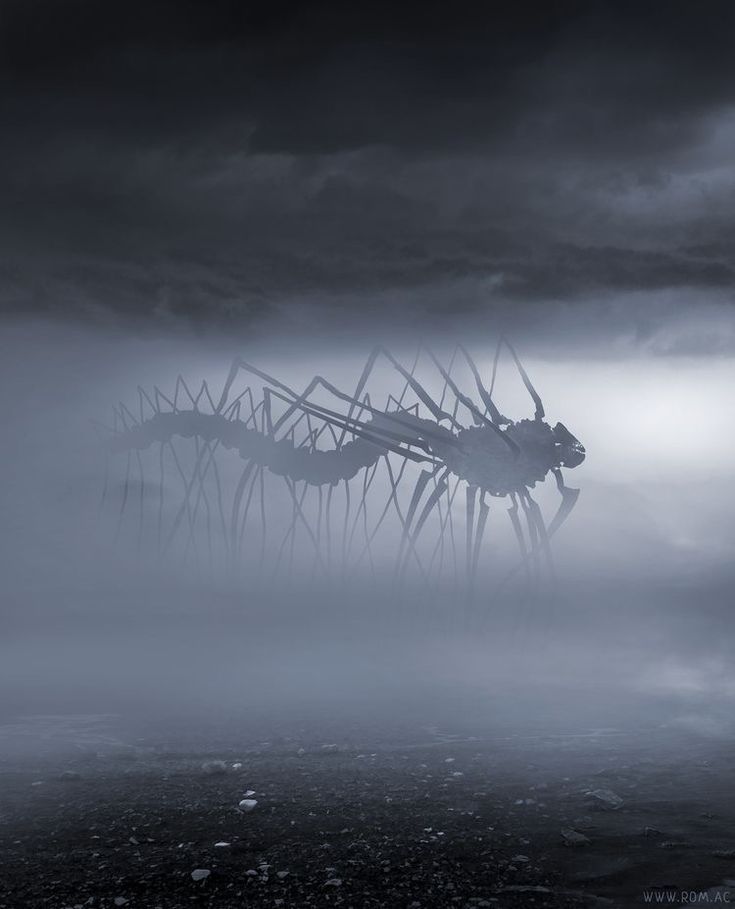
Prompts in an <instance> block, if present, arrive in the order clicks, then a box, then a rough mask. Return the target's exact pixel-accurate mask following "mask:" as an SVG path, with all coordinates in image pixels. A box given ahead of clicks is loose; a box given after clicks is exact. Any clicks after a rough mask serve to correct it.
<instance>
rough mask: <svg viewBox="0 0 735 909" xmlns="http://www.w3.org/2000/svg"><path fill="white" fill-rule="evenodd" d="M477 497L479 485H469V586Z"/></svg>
mask: <svg viewBox="0 0 735 909" xmlns="http://www.w3.org/2000/svg"><path fill="white" fill-rule="evenodd" d="M476 499H477V486H468V487H467V491H466V493H465V501H466V521H467V526H466V533H467V545H466V550H467V551H466V556H467V585H468V587H469V583H470V578H471V577H472V552H473V550H472V538H473V534H474V528H475V500H476Z"/></svg>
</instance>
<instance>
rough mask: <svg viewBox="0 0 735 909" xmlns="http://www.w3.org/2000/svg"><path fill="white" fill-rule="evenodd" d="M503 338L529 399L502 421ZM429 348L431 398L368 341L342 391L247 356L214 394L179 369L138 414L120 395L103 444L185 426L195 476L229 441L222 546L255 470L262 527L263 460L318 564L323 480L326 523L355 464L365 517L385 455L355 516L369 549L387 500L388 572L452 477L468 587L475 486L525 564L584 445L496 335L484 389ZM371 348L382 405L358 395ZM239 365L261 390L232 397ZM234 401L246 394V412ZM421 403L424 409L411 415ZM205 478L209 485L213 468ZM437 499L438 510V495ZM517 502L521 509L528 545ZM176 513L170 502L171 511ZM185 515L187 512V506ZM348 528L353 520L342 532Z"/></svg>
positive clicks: (476, 538) (559, 517) (168, 435)
mask: <svg viewBox="0 0 735 909" xmlns="http://www.w3.org/2000/svg"><path fill="white" fill-rule="evenodd" d="M503 343H505V344H506V346H507V347H508V349H509V350H510V353H511V356H512V358H513V360H514V362H515V365H516V367H517V369H518V371H519V374H520V376H521V379H522V381H523V382H524V384H525V386H526V389H527V390H528V392H529V394H530V395H531V397H532V399H533V401H534V403H535V415H534V418H533V419H523V420H520V421H518V422H513V421H511V420H509V419H508V418H507V417H505V416H503V414H502V413H501V412H500V410H499V409H498V408H497V406H496V405H495V403H494V401H493V397H492V392H493V387H494V382H495V373H496V370H497V365H498V357H499V354H500V350H501V345H502V344H503ZM429 356H430V358H431V360H432V363H433V365H434V366H435V368H436V369H437V370H438V371H439V374H440V375H441V378H442V380H443V390H442V395H441V398H440V399H439V400H438V401H437V400H436V398H435V397H432V396H431V395H430V394H429V392H428V391H427V389H426V387H425V386H424V385H423V384H421V383H420V382H419V381H418V380H417V378H416V377H415V370H416V363H414V366H413V368H412V369H410V370H408V369H406V368H405V367H403V366H402V365H401V364H400V363H399V362H398V361H397V360H396V359H395V358H394V357H393V356H392V355H391V354H390V353H388V352H387V351H386V350H384V349H383V348H376V349H375V350H373V352H372V353H371V355H370V357H369V358H368V361H367V363H366V365H365V367H364V369H363V371H362V374H361V376H360V379H359V381H358V383H357V387H356V389H355V391H354V392H353V393H352V394H348V393H345V392H343V391H341V390H340V389H338V388H337V387H336V386H334V385H332V384H331V383H330V382H328V381H327V380H326V379H324V378H323V377H321V376H316V377H315V378H313V379H312V380H311V382H310V383H309V384H308V385H307V387H306V388H305V390H304V391H303V392H301V393H297V392H295V391H294V390H292V389H291V388H290V387H288V386H287V385H285V384H284V383H282V382H280V381H279V380H277V379H275V378H273V377H272V376H270V375H268V374H266V373H264V372H262V371H261V370H259V369H257V368H256V367H254V366H251V365H249V364H248V363H245V362H244V361H243V360H240V359H236V360H235V362H234V363H233V364H232V368H231V369H230V372H229V375H228V377H227V380H226V382H225V386H224V389H223V391H222V394H221V396H220V398H219V400H218V401H217V402H216V403H215V401H214V399H213V398H212V397H211V395H210V392H209V389H208V387H207V385H206V383H203V384H202V387H201V390H200V392H199V394H198V395H196V396H194V395H192V394H191V392H190V391H189V389H188V387H187V386H186V384H185V383H184V381H183V379H181V378H179V380H178V381H177V386H176V392H175V394H174V397H173V400H171V399H169V398H168V397H166V396H165V395H163V394H162V393H161V392H160V391H159V390H158V389H156V390H155V392H154V395H153V398H151V397H150V396H149V395H147V394H146V393H145V392H143V391H142V390H140V389H139V401H140V418H139V419H136V418H135V417H133V415H132V414H131V412H130V411H129V410H128V409H127V408H125V407H124V405H120V407H119V408H118V409H116V411H115V427H114V430H113V435H112V437H111V438H110V439H109V440H108V447H109V449H110V450H112V451H127V452H128V458H129V457H130V453H131V452H132V451H136V452H137V454H138V458H139V457H140V451H142V450H143V449H147V448H149V447H150V446H152V445H154V444H156V443H159V444H160V445H161V447H162V451H163V446H164V445H166V444H170V443H171V439H172V438H173V437H174V436H178V437H188V438H192V437H193V438H194V439H195V440H198V441H197V449H198V450H199V442H201V443H202V445H203V446H204V447H203V448H202V449H201V451H200V453H199V455H198V466H197V468H196V471H195V474H196V476H197V477H198V478H199V479H198V481H197V482H199V483H200V484H203V480H202V458H203V457H205V455H206V452H207V451H209V453H210V454H209V460H210V461H211V455H212V446H221V447H223V448H225V449H234V450H236V451H237V452H238V453H239V455H240V457H241V458H242V459H244V460H245V461H246V462H247V464H246V466H245V468H244V470H243V473H242V475H241V477H240V481H239V483H238V485H237V488H236V490H235V492H234V496H233V502H232V507H231V514H230V522H229V528H228V529H227V533H228V536H229V540H230V546H231V549H232V552H233V553H234V551H235V548H236V546H237V545H238V540H239V539H240V538H241V536H242V530H241V527H242V526H243V525H244V522H245V518H246V516H247V509H248V507H249V503H250V501H251V499H252V494H253V487H254V484H255V479H256V477H258V476H260V483H261V511H263V523H264V527H263V529H264V531H265V511H264V505H263V502H262V496H263V489H262V472H263V470H264V469H267V470H268V471H269V472H270V473H272V474H275V475H277V476H281V477H283V478H284V479H285V481H286V484H287V486H288V488H289V491H290V493H291V496H292V499H293V506H294V507H293V524H292V527H291V532H292V533H294V532H295V525H296V524H297V523H301V524H304V525H305V526H306V528H307V530H308V532H309V536H310V538H311V541H312V543H313V545H314V547H315V550H316V555H317V558H318V559H319V561H320V563H322V564H324V563H323V560H322V557H321V553H320V545H321V543H320V541H321V537H322V535H321V522H322V504H323V503H322V487H326V488H327V503H326V508H327V514H326V522H327V529H329V511H328V509H329V507H330V505H331V501H332V491H333V489H334V488H335V487H336V486H337V485H339V484H344V486H345V494H346V496H347V509H348V512H349V508H350V504H349V503H350V500H349V489H348V484H349V481H350V480H351V479H353V478H354V477H356V476H357V474H358V473H360V472H361V471H362V470H364V471H365V478H364V481H363V488H362V494H361V497H360V501H359V504H358V516H359V514H360V510H362V512H363V514H364V516H365V522H367V516H366V515H367V508H366V504H365V497H366V495H367V491H368V490H369V488H370V484H371V483H372V478H373V477H374V472H375V468H376V467H377V464H378V462H379V461H380V460H381V459H385V462H386V465H387V466H388V472H389V483H390V487H391V492H390V498H389V500H388V503H387V505H386V509H385V510H384V511H383V513H382V516H381V519H380V521H379V523H378V525H377V527H376V528H375V529H374V530H373V531H372V533H370V532H369V531H368V528H367V526H366V527H365V541H366V544H367V548H368V549H369V547H370V544H371V541H372V539H373V538H374V536H375V534H376V533H377V530H378V528H379V526H380V523H381V522H382V520H383V518H384V517H385V513H386V511H387V509H389V508H390V507H391V505H393V506H394V508H395V510H396V512H397V514H398V516H399V518H400V522H401V527H402V532H401V542H400V545H399V547H398V555H397V567H398V570H399V571H400V572H402V571H403V570H404V569H405V566H406V563H407V562H408V560H409V558H410V557H411V555H412V554H413V555H414V556H415V550H416V543H417V540H418V537H419V534H420V533H421V531H422V529H423V527H424V525H425V524H426V522H427V520H428V519H429V517H430V515H432V514H433V513H434V510H435V509H438V510H439V518H440V533H441V534H446V533H447V530H448V525H449V527H450V529H451V526H452V525H451V519H450V515H449V513H450V510H451V504H452V501H453V499H454V495H455V493H456V491H457V483H458V482H462V483H464V484H466V567H467V573H468V579H469V584H470V586H471V585H472V583H473V579H474V575H475V572H476V570H477V564H478V559H479V554H480V546H481V543H482V539H483V535H484V532H485V525H486V521H487V516H488V511H489V505H488V504H487V502H486V496H490V497H507V498H508V499H509V500H510V508H509V509H508V513H509V516H510V519H511V522H512V525H513V530H514V532H515V536H516V539H517V541H518V545H519V547H520V552H521V558H522V563H523V564H528V562H529V560H531V559H533V558H535V557H536V556H537V555H538V554H539V553H544V554H545V555H546V556H547V557H548V558H549V564H550V550H549V539H550V538H551V537H552V536H553V534H554V533H555V532H556V531H557V530H558V528H559V526H560V525H561V524H562V522H563V521H564V520H565V519H566V517H567V516H568V514H569V512H570V511H571V509H572V508H573V506H574V503H575V501H576V499H577V496H578V494H579V493H578V490H575V489H570V488H568V487H567V486H566V485H565V484H564V480H563V477H562V473H561V468H562V467H567V468H572V467H575V466H577V465H578V464H580V463H581V462H582V461H583V460H584V454H585V453H584V448H583V447H582V445H581V444H580V443H579V442H578V441H577V439H575V438H574V436H573V435H572V434H571V433H570V432H569V431H568V430H567V429H566V427H565V426H564V425H563V424H561V423H557V424H556V425H555V426H553V427H552V426H550V425H549V424H548V423H546V422H545V420H544V416H545V414H544V408H543V404H542V402H541V399H540V397H539V395H538V394H537V392H536V390H535V388H534V387H533V385H532V384H531V381H530V379H529V378H528V375H527V374H526V372H525V370H524V369H523V366H522V365H521V363H520V361H519V360H518V358H517V356H516V354H515V352H514V351H513V349H512V348H511V347H510V345H509V344H507V342H501V344H499V345H498V350H497V352H496V357H495V363H494V366H493V377H492V382H491V384H490V389H487V388H486V387H485V385H484V383H483V381H482V379H481V376H480V373H479V370H478V368H477V366H476V365H475V363H474V361H473V360H472V358H471V357H470V355H469V354H468V353H467V351H466V350H465V349H464V348H462V347H459V348H457V350H456V351H455V355H454V356H453V357H452V360H451V362H450V363H449V365H448V367H447V368H446V369H445V368H444V366H442V364H441V363H440V362H439V361H438V360H437V359H436V357H434V355H433V354H431V353H430V354H429ZM379 357H384V358H385V359H386V360H387V362H388V363H389V364H390V366H391V368H393V369H395V370H396V371H397V372H398V373H399V374H400V375H401V377H402V379H403V391H402V393H401V394H400V395H399V396H398V397H396V396H394V395H390V396H389V398H388V402H387V404H386V406H385V407H384V408H382V409H381V408H378V407H375V406H373V404H372V403H371V400H370V396H369V395H368V394H367V393H366V392H365V390H366V386H367V383H368V379H369V377H370V375H371V373H372V371H373V369H374V367H375V364H376V361H377V360H378V358H379ZM458 357H462V358H463V359H464V361H465V363H466V365H467V366H468V367H469V370H470V371H471V374H472V377H473V379H474V383H475V386H476V389H477V394H478V395H479V400H480V402H481V403H480V404H477V403H475V401H474V400H472V398H470V397H469V396H468V395H467V394H465V393H464V392H463V391H461V390H460V388H459V387H458V385H457V384H456V382H455V379H454V378H453V377H452V372H453V369H454V368H455V365H456V361H457V358H458ZM417 360H418V357H417ZM242 372H245V373H249V374H251V375H253V376H256V377H257V378H258V379H259V380H261V381H262V382H263V383H264V384H263V392H262V398H261V400H260V401H259V402H258V403H257V404H256V403H255V399H254V397H253V394H252V392H251V390H250V388H247V389H245V391H243V392H241V393H240V394H239V395H237V397H233V387H234V383H235V381H236V379H237V377H238V376H239V375H240V374H241V373H242ZM182 389H183V393H184V394H185V395H186V396H187V397H188V400H189V404H190V405H191V406H189V407H185V408H181V407H180V406H179V401H178V398H179V394H180V393H182ZM317 389H321V391H322V392H328V393H329V394H330V395H331V396H333V398H336V399H337V400H338V401H341V402H343V404H346V405H348V407H347V408H346V412H345V408H344V407H342V408H341V409H338V410H335V409H333V408H332V407H326V406H324V405H323V404H321V403H318V402H317V401H315V400H314V393H315V392H316V391H317ZM409 389H410V391H411V392H412V393H413V394H414V395H415V396H416V398H417V403H415V404H414V405H413V406H407V405H406V404H405V403H404V399H405V397H406V394H407V392H408V391H409ZM447 397H449V399H452V398H453V400H454V406H453V408H452V410H451V412H450V411H449V410H445V409H443V408H444V406H445V405H444V401H445V399H446V398H447ZM246 402H249V414H248V407H247V404H246ZM276 405H279V406H280V408H281V413H280V415H278V416H277V417H276V416H274V409H275V407H276ZM460 407H463V408H464V409H466V410H467V411H469V414H470V417H471V420H472V423H473V425H472V426H468V427H465V426H463V425H462V424H461V423H460V421H459V420H458V412H459V408H460ZM146 409H147V411H148V412H147V413H146V412H145V411H146ZM422 409H423V413H424V414H426V413H427V412H428V415H422ZM302 421H303V422H305V424H306V429H307V432H306V435H305V437H304V438H302V439H301V440H300V441H299V440H298V439H297V435H296V432H295V427H296V425H297V424H299V423H301V422H302ZM325 432H327V433H328V434H329V436H331V440H332V444H331V446H330V447H328V448H326V449H325V448H323V447H319V441H320V439H321V438H322V436H323V434H324V433H325ZM391 456H397V457H398V458H399V459H400V460H399V466H400V467H401V470H400V471H399V472H398V473H395V472H394V471H393V470H392V469H391V466H390V460H389V459H390V457H391ZM409 461H412V462H416V463H418V464H422V465H425V466H424V467H423V468H422V470H421V472H420V474H419V476H418V478H417V480H416V482H415V485H414V487H413V490H412V493H411V496H410V500H409V501H408V503H407V506H404V508H402V507H401V505H400V502H399V496H398V487H399V484H400V482H401V477H402V476H403V468H405V466H406V464H407V462H409ZM139 463H140V460H139ZM177 464H178V461H177ZM371 472H372V473H371ZM549 473H552V474H553V475H554V477H555V479H556V483H557V487H558V489H559V491H560V493H561V496H562V500H561V504H560V506H559V509H558V511H557V513H556V515H555V516H554V518H553V519H552V521H551V522H550V523H549V524H548V525H547V524H546V523H545V521H544V519H543V517H542V515H541V511H540V508H539V506H538V505H537V503H536V502H535V501H534V499H533V498H532V497H531V493H530V491H529V490H530V489H533V488H534V486H535V484H536V483H538V482H542V481H543V480H544V479H545V478H546V476H547V475H548V474H549ZM452 480H454V482H455V485H454V490H453V491H450V489H449V485H450V482H451V481H452ZM126 482H127V481H126ZM301 482H303V484H304V491H303V494H302V495H301V496H299V495H297V484H299V483H301ZM194 483H195V479H194V478H193V479H192V481H191V484H189V486H188V487H187V491H186V495H187V508H188V509H189V512H190V511H191V509H190V506H189V502H188V499H189V497H190V495H191V492H192V489H191V487H192V486H193V485H194ZM217 483H218V488H219V478H217ZM307 487H318V488H319V513H318V526H317V527H316V528H315V527H313V526H311V524H310V522H309V521H308V520H307V518H306V516H305V513H304V509H303V507H302V506H303V502H304V497H305V495H306V489H307ZM126 488H127V487H126ZM141 490H142V467H141ZM141 495H142V493H141ZM220 498H221V495H220ZM445 498H446V501H445V508H444V511H443V512H442V504H441V503H442V501H443V499H445ZM519 506H520V508H521V509H522V512H523V517H524V518H525V523H526V531H525V533H526V535H527V537H528V544H527V543H526V536H524V531H523V527H522V521H521V517H520V515H519ZM181 517H182V512H181V511H180V513H179V515H178V520H179V521H180V519H181ZM189 518H190V520H191V514H190V513H189ZM177 523H178V522H177ZM223 524H224V520H223ZM346 527H347V518H345V528H346ZM354 532H355V531H354V527H353V531H352V535H354ZM452 532H453V530H452ZM159 536H160V528H159ZM343 555H344V553H343ZM416 558H417V560H418V557H416Z"/></svg>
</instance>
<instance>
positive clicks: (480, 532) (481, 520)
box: [471, 490, 490, 591]
mask: <svg viewBox="0 0 735 909" xmlns="http://www.w3.org/2000/svg"><path fill="white" fill-rule="evenodd" d="M489 511H490V506H489V505H488V504H487V503H486V502H485V492H484V490H483V491H482V492H481V494H480V513H479V514H478V516H477V530H476V531H475V545H474V549H473V552H472V577H471V585H472V590H473V591H474V587H475V577H476V576H477V565H478V563H479V561H480V547H481V545H482V538H483V536H484V534H485V525H486V524H487V516H488V513H489Z"/></svg>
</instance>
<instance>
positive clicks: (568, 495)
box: [548, 467, 579, 537]
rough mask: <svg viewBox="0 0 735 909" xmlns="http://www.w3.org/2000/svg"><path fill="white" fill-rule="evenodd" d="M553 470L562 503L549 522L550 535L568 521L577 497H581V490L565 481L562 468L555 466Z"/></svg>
mask: <svg viewBox="0 0 735 909" xmlns="http://www.w3.org/2000/svg"><path fill="white" fill-rule="evenodd" d="M552 472H553V474H554V478H555V480H556V487H557V489H558V490H559V492H560V493H561V504H560V505H559V509H558V511H557V512H556V514H555V515H554V517H553V519H552V521H551V523H550V524H549V530H548V535H549V536H550V537H553V536H554V534H555V533H556V532H557V530H558V529H559V528H560V527H561V525H562V524H563V523H564V521H566V519H567V518H568V517H569V515H570V514H571V512H572V509H573V508H574V506H575V505H576V504H577V499H578V498H579V490H578V489H573V488H572V487H571V486H567V485H566V484H565V483H564V476H563V475H562V472H561V469H560V468H559V467H554V468H553V471H552Z"/></svg>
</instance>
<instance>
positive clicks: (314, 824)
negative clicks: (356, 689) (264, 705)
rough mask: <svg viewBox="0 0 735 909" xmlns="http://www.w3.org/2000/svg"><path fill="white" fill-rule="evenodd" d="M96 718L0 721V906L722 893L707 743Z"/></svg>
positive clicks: (730, 753) (560, 901)
mask: <svg viewBox="0 0 735 909" xmlns="http://www.w3.org/2000/svg"><path fill="white" fill-rule="evenodd" d="M114 723H115V720H114V719H111V718H105V717H96V718H94V717H93V718H80V717H77V718H74V717H72V718H53V717H51V718H49V717H46V718H36V719H35V720H33V721H28V720H26V721H22V722H21V721H18V722H16V723H14V724H6V726H5V727H4V729H5V733H6V735H5V739H4V741H5V743H6V744H7V743H8V742H9V741H11V740H13V741H14V742H15V743H16V744H17V742H18V740H19V739H24V742H23V744H24V747H23V748H21V749H18V748H9V747H6V748H4V750H3V752H2V754H3V758H2V763H0V786H1V799H2V801H1V804H0V852H1V854H2V867H1V870H0V907H1V909H33V907H52V909H66V907H74V909H79V907H95V909H108V907H109V909H112V907H122V906H125V907H128V909H155V907H161V909H178V907H191V906H210V907H222V909H225V907H245V906H263V907H274V909H275V907H279V906H282V907H300V906H342V907H355V909H358V907H371V906H376V907H377V906H385V907H396V909H419V907H421V909H424V907H426V909H429V907H453V906H457V907H462V909H465V907H466V909H470V907H473V909H474V907H483V906H485V907H487V906H491V907H562V906H568V907H583V906H617V907H627V906H635V905H645V904H646V903H647V902H651V903H656V902H658V901H663V902H665V903H669V904H670V903H684V904H685V903H687V902H697V903H698V904H700V905H701V904H703V903H706V902H712V903H715V904H716V903H722V904H726V903H728V902H731V901H732V902H735V797H734V792H735V789H734V788H733V785H732V779H733V771H735V748H733V746H732V745H731V744H730V743H727V742H724V741H722V740H714V741H713V740H711V739H709V740H708V739H702V738H701V737H695V736H693V735H692V734H691V733H688V732H686V731H682V730H677V731H672V730H670V729H669V730H665V729H663V730H662V729H658V730H652V731H647V732H646V731H644V730H637V731H635V732H631V731H620V730H616V729H598V730H586V731H578V732H574V733H566V734H565V733H562V732H558V731H556V732H553V733H551V732H549V733H543V732H537V733H530V732H527V733H525V734H524V733H522V732H518V731H507V732H506V733H503V734H501V733H497V734H495V735H483V736H480V737H473V736H469V735H459V734H446V733H443V732H442V731H441V730H440V729H425V730H424V731H423V735H422V737H421V738H420V740H417V739H416V736H415V735H413V732H412V735H411V736H409V735H408V734H406V733H401V731H400V730H395V731H392V732H387V731H385V730H383V731H382V732H381V733H379V732H378V731H377V730H372V731H370V730H365V729H357V728H356V729H354V730H348V731H347V732H345V727H344V726H341V727H340V729H341V735H336V734H335V729H334V728H330V727H328V726H326V727H325V730H324V731H325V735H324V737H323V738H322V739H319V738H318V737H315V736H314V735H313V734H312V735H310V736H298V735H295V736H293V737H292V736H288V735H279V736H274V737H272V738H271V739H270V740H268V741H267V740H265V739H263V740H262V741H257V742H255V741H250V742H248V743H247V744H246V743H245V742H244V741H243V742H233V741H230V742H229V743H225V742H224V741H223V740H222V739H221V740H220V742H219V743H218V744H221V747H218V748H217V749H216V750H214V749H212V748H211V747H208V746H207V745H206V744H204V743H202V742H201V741H200V742H197V741H196V736H197V733H196V732H193V733H192V734H191V741H188V742H186V743H185V745H182V743H181V739H179V744H178V746H177V748H175V749H174V748H172V747H170V745H167V743H166V740H165V739H166V736H165V735H161V734H160V730H159V734H158V735H156V736H152V735H148V736H147V737H146V736H141V735H138V736H137V737H130V738H129V740H128V741H125V740H124V737H122V738H121V737H119V736H118V735H117V733H115V734H113V731H112V726H113V725H114ZM54 724H56V726H54ZM49 729H51V732H49V731H48V730H49ZM54 729H55V730H56V731H55V732H54ZM59 729H61V732H59ZM44 730H45V732H44ZM34 737H35V738H34ZM31 741H34V742H35V747H34V748H33V749H30V748H29V747H27V746H28V745H29V744H30V743H31ZM245 798H249V799H250V800H254V801H255V802H256V803H257V804H255V805H254V806H251V805H249V804H246V805H244V806H243V808H242V809H241V808H239V807H238V805H239V803H240V802H241V801H242V800H243V799H245ZM248 808H250V809H251V810H247V809H248ZM731 879H733V880H732V881H731ZM731 883H732V885H733V890H732V896H731V892H730V890H729V885H730V884H731ZM657 894H663V897H662V896H660V895H657Z"/></svg>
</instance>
